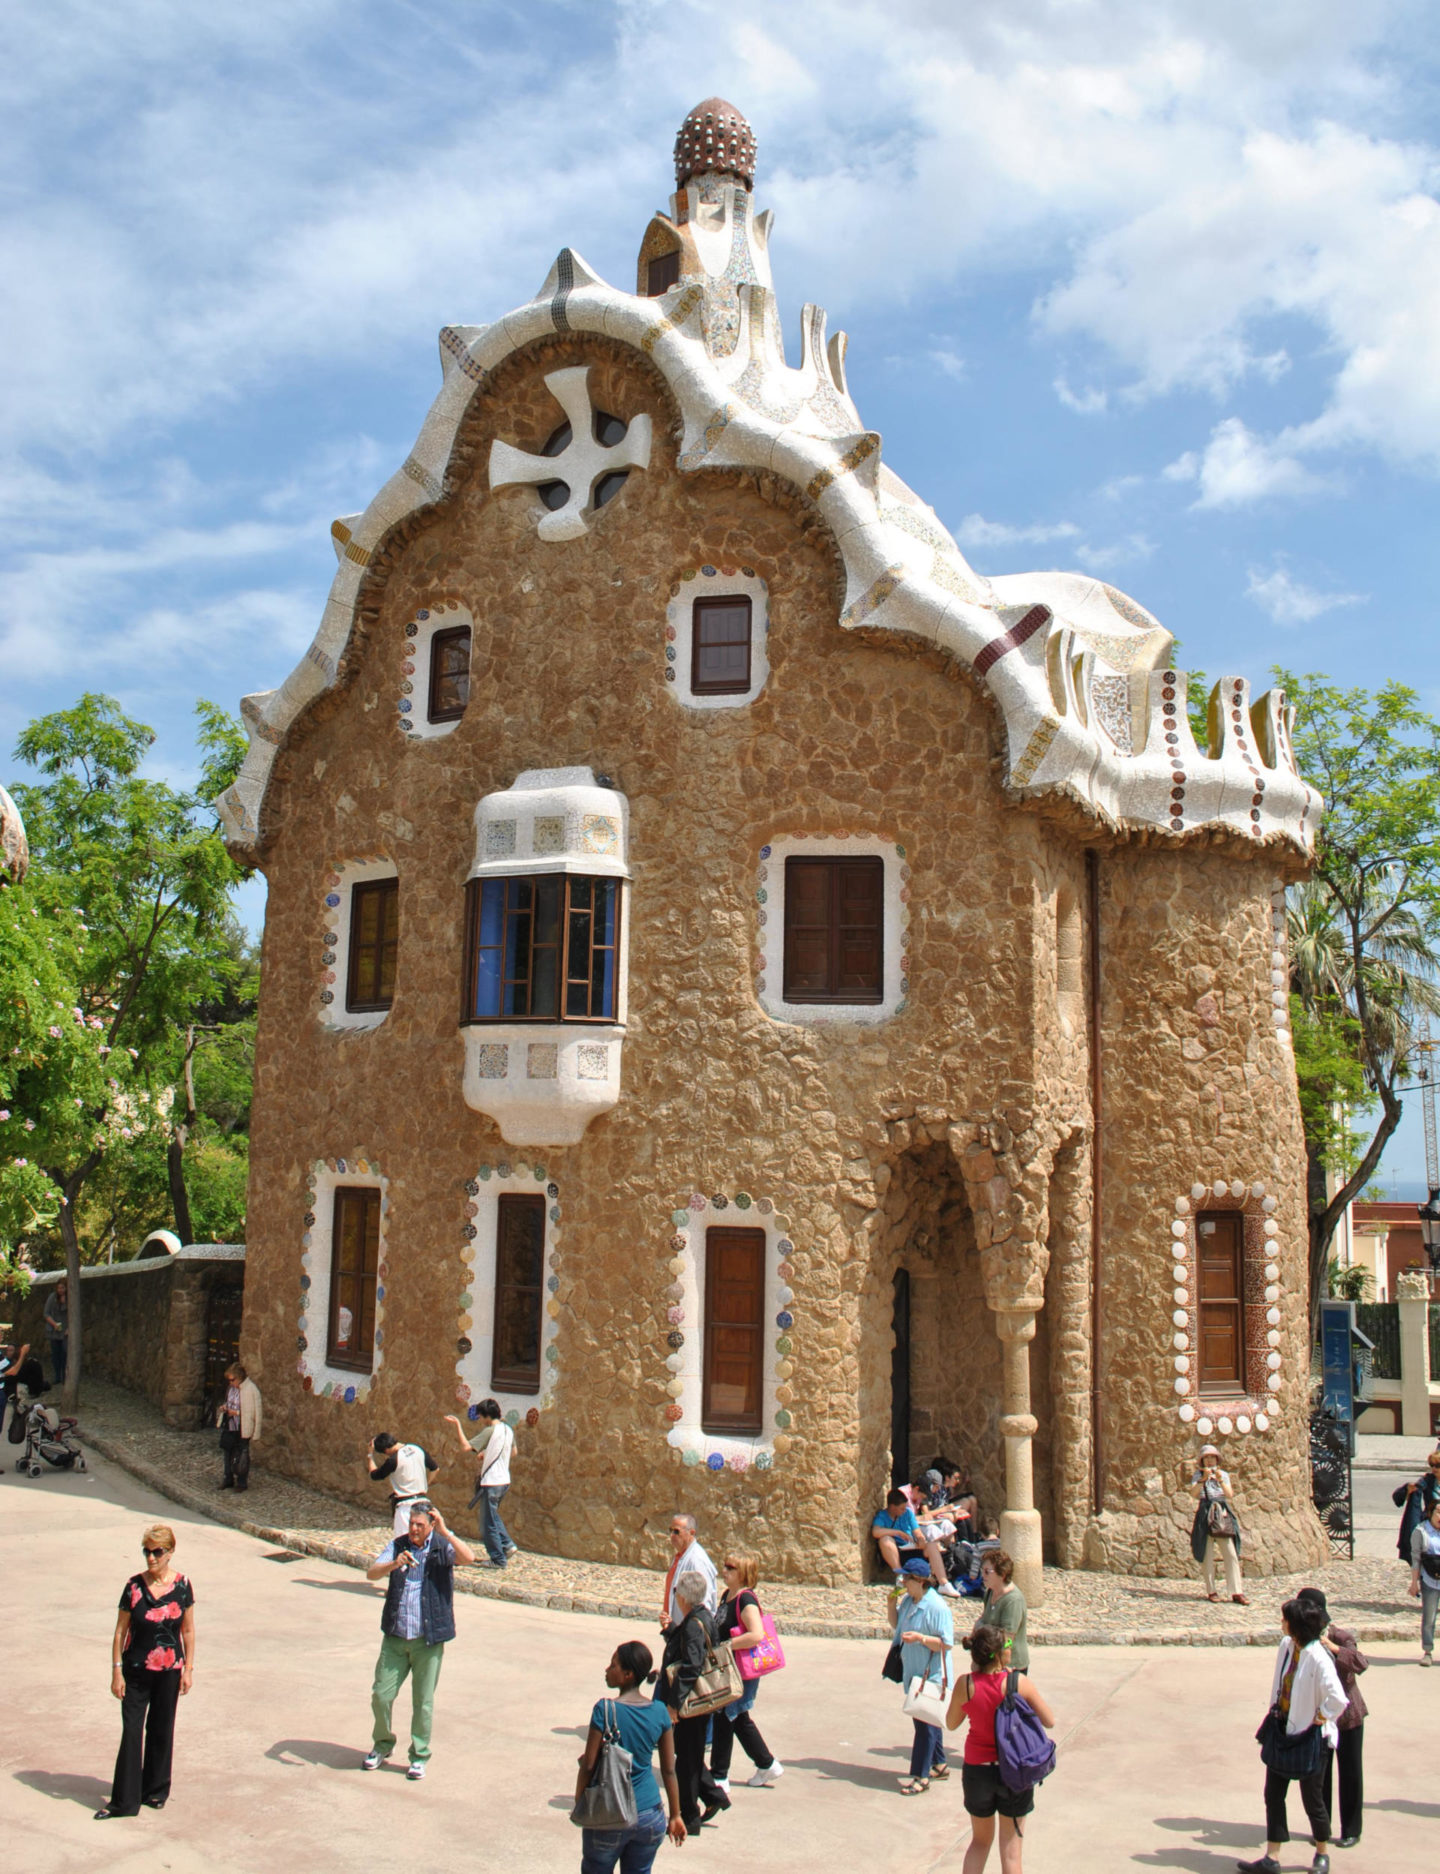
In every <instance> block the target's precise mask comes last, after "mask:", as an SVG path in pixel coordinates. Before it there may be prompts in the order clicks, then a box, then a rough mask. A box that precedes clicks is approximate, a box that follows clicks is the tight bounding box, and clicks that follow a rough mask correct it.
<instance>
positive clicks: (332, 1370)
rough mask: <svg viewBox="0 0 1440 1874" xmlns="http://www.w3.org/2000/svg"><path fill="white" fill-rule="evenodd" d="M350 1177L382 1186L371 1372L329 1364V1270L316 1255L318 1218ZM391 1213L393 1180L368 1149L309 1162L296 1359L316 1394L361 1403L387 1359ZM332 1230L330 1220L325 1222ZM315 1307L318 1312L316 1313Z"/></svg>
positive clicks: (307, 1385)
mask: <svg viewBox="0 0 1440 1874" xmlns="http://www.w3.org/2000/svg"><path fill="white" fill-rule="evenodd" d="M347 1181H353V1182H356V1183H363V1184H368V1185H372V1186H377V1185H378V1189H379V1191H380V1257H379V1265H378V1268H377V1271H376V1283H375V1347H374V1353H373V1356H372V1359H371V1365H370V1371H369V1372H368V1373H351V1372H348V1371H341V1370H340V1369H339V1368H336V1367H332V1366H330V1365H329V1364H328V1363H327V1361H326V1359H325V1349H326V1343H327V1339H328V1336H329V1332H330V1323H329V1318H328V1317H329V1307H328V1295H329V1287H330V1271H329V1269H328V1268H326V1269H324V1270H323V1271H322V1270H321V1268H320V1267H319V1266H318V1264H317V1263H315V1262H313V1261H312V1256H314V1255H318V1254H319V1253H320V1250H319V1246H318V1245H316V1244H315V1242H314V1232H315V1228H316V1219H317V1218H318V1217H319V1216H320V1215H321V1207H322V1205H324V1204H325V1203H326V1202H327V1201H328V1200H329V1199H330V1197H331V1195H332V1193H333V1191H334V1189H335V1186H336V1185H337V1184H344V1183H346V1182H347ZM389 1217H390V1197H389V1184H388V1182H387V1180H386V1178H385V1176H384V1174H383V1173H382V1172H381V1170H380V1167H379V1165H377V1164H376V1163H375V1161H374V1160H373V1159H372V1158H370V1157H369V1156H368V1155H367V1154H366V1153H364V1152H356V1153H353V1154H352V1155H351V1156H350V1157H348V1158H317V1159H316V1160H315V1162H314V1163H313V1164H312V1165H311V1167H310V1174H309V1181H308V1184H307V1186H306V1192H305V1228H304V1232H303V1234H302V1235H301V1238H300V1317H299V1321H298V1323H297V1329H298V1331H297V1334H296V1347H297V1350H298V1352H299V1355H300V1358H299V1360H298V1361H297V1362H296V1372H297V1373H298V1374H299V1376H300V1384H301V1386H302V1387H303V1388H304V1390H305V1391H306V1392H308V1393H311V1394H313V1396H314V1397H315V1398H317V1399H334V1400H336V1401H337V1402H338V1403H340V1404H342V1405H360V1404H363V1403H364V1401H365V1399H366V1398H367V1397H368V1395H369V1392H370V1389H371V1387H372V1386H373V1385H374V1383H375V1375H376V1374H377V1373H378V1372H379V1370H380V1367H381V1365H382V1364H383V1362H384V1359H385V1291H386V1289H387V1288H388V1286H389V1281H390V1264H389V1258H388V1253H387V1246H386V1236H387V1225H388V1222H389ZM327 1235H328V1226H327ZM318 1280H323V1284H324V1293H325V1295H326V1296H327V1305H326V1307H325V1308H323V1309H322V1308H320V1306H319V1295H318V1292H317V1288H316V1283H317V1281H318ZM312 1310H313V1314H314V1317H315V1318H313V1319H312Z"/></svg>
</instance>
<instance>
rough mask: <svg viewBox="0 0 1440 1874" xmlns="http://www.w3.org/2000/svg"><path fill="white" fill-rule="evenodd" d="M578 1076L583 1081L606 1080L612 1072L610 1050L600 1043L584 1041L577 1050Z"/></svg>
mask: <svg viewBox="0 0 1440 1874" xmlns="http://www.w3.org/2000/svg"><path fill="white" fill-rule="evenodd" d="M575 1054H576V1060H577V1063H578V1064H577V1066H576V1070H575V1071H576V1074H577V1077H578V1078H579V1079H581V1080H604V1079H605V1078H606V1076H607V1075H608V1074H609V1072H610V1050H609V1048H608V1047H606V1046H604V1044H603V1043H601V1042H598V1041H582V1042H581V1043H580V1045H579V1047H578V1048H577V1049H576V1050H575Z"/></svg>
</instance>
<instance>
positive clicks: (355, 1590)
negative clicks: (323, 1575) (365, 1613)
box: [290, 1575, 380, 1601]
mask: <svg viewBox="0 0 1440 1874" xmlns="http://www.w3.org/2000/svg"><path fill="white" fill-rule="evenodd" d="M290 1579H291V1581H293V1582H294V1584H295V1586H296V1587H297V1588H320V1589H322V1590H323V1591H324V1592H326V1593H329V1594H364V1595H368V1596H369V1598H370V1599H371V1600H372V1601H378V1600H379V1599H380V1590H379V1589H378V1588H377V1587H375V1585H374V1584H373V1583H372V1582H369V1581H317V1580H316V1579H315V1577H314V1576H313V1575H292V1576H291V1577H290Z"/></svg>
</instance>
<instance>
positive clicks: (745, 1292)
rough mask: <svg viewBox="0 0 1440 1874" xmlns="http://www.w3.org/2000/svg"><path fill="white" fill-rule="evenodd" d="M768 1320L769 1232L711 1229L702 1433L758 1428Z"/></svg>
mask: <svg viewBox="0 0 1440 1874" xmlns="http://www.w3.org/2000/svg"><path fill="white" fill-rule="evenodd" d="M764 1317H765V1232H764V1231H763V1230H731V1229H714V1230H707V1231H706V1232H705V1366H704V1377H703V1380H702V1382H701V1395H702V1396H701V1406H700V1424H701V1429H702V1430H704V1431H707V1432H724V1431H748V1432H755V1431H759V1430H760V1415H761V1404H762V1395H761V1387H762V1381H763V1378H764V1358H765V1355H764V1347H765V1318H764Z"/></svg>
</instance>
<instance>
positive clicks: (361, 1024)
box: [320, 853, 396, 1029]
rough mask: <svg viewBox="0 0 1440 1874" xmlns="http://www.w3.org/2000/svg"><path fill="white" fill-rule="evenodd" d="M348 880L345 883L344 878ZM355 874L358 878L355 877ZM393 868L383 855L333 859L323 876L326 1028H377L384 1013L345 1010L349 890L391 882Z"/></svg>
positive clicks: (322, 1011)
mask: <svg viewBox="0 0 1440 1874" xmlns="http://www.w3.org/2000/svg"><path fill="white" fill-rule="evenodd" d="M347 872H349V873H350V874H351V878H350V880H349V881H348V883H347V880H346V877H345V874H346V873H347ZM357 874H358V877H357V876H356V875H357ZM395 875H396V874H395V866H394V864H393V862H392V861H391V860H390V859H388V858H387V857H386V856H385V855H384V854H383V853H373V854H371V855H370V857H368V858H364V859H332V860H331V861H330V866H329V870H328V871H327V872H326V873H325V890H324V892H323V894H322V902H321V906H320V918H321V933H322V934H321V948H320V1019H321V1021H322V1022H324V1023H325V1025H326V1027H327V1028H346V1029H350V1028H355V1029H363V1028H378V1027H379V1025H380V1023H381V1022H383V1021H384V1020H385V1013H386V1012H385V1011H384V1010H378V1011H375V1012H374V1013H370V1014H365V1015H351V1014H350V1012H349V1011H348V1010H347V1009H346V1007H345V984H344V981H343V977H344V974H345V958H346V957H347V956H348V955H349V946H350V890H351V888H353V886H354V885H355V884H357V883H359V884H364V883H366V882H367V881H368V880H370V879H374V878H394V877H395Z"/></svg>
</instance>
